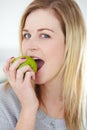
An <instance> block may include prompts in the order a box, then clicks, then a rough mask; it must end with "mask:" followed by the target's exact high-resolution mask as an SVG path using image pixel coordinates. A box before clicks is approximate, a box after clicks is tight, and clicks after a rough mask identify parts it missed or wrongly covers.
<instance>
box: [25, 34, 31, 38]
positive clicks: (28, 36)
mask: <svg viewBox="0 0 87 130" xmlns="http://www.w3.org/2000/svg"><path fill="white" fill-rule="evenodd" d="M23 38H25V39H30V38H31V34H29V33H25V34H23Z"/></svg>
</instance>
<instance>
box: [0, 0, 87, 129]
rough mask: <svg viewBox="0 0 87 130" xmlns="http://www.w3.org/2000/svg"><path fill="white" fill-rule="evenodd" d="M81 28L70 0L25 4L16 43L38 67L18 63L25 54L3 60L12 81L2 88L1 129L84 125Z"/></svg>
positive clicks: (83, 37) (83, 35)
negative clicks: (18, 41)
mask: <svg viewBox="0 0 87 130" xmlns="http://www.w3.org/2000/svg"><path fill="white" fill-rule="evenodd" d="M85 28H86V27H85V24H84V20H83V17H82V14H81V11H80V9H79V7H78V5H77V4H76V2H75V1H73V0H34V1H33V2H32V3H31V4H30V5H29V6H28V7H27V9H26V10H25V12H24V15H23V17H22V20H21V26H20V49H21V53H22V55H24V56H25V55H27V56H30V57H32V58H33V59H34V60H36V62H37V66H38V71H37V72H36V73H34V72H33V70H32V69H31V67H29V66H27V65H26V66H24V67H22V68H20V69H17V68H18V66H19V65H20V64H21V63H23V62H24V61H26V58H22V59H19V60H17V61H15V62H14V63H13V64H11V65H10V63H11V62H12V61H13V60H14V57H12V58H10V59H9V60H8V61H7V62H6V64H5V66H4V72H5V74H6V76H7V78H8V81H9V86H10V87H8V88H7V89H6V90H5V91H3V89H2V90H1V92H2V93H1V97H0V122H1V123H0V128H1V129H4V130H12V129H15V130H51V129H54V130H55V129H57V130H58V129H61V130H85V129H86V116H87V113H86V96H87V91H86V85H85V80H84V79H85V78H86V70H85V69H86V63H85V60H86V46H87V43H86V29H85ZM32 82H33V84H32ZM33 85H34V86H33ZM10 104H11V105H10Z"/></svg>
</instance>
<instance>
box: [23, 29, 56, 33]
mask: <svg viewBox="0 0 87 130" xmlns="http://www.w3.org/2000/svg"><path fill="white" fill-rule="evenodd" d="M44 30H47V31H51V32H53V33H54V31H53V30H52V29H49V28H41V29H38V30H37V31H38V32H40V31H44ZM23 31H25V32H28V30H27V29H23Z"/></svg>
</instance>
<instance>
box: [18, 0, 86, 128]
mask: <svg viewBox="0 0 87 130" xmlns="http://www.w3.org/2000/svg"><path fill="white" fill-rule="evenodd" d="M47 8H48V9H51V10H53V11H54V12H55V15H56V17H58V18H59V16H60V18H61V20H60V21H61V26H62V30H63V33H64V35H65V39H66V50H65V60H64V65H63V67H62V68H61V71H60V74H61V75H62V74H63V76H64V84H63V97H64V104H65V121H66V124H67V128H68V130H84V127H85V126H86V117H87V112H86V106H87V104H86V102H87V101H86V100H87V90H86V85H85V84H86V83H85V79H86V76H87V75H86V73H87V72H86V71H87V70H86V62H87V60H86V57H87V54H86V51H87V41H86V40H87V39H86V35H87V34H86V26H85V23H84V20H83V16H82V13H81V10H80V8H79V6H78V5H77V3H76V2H75V1H74V0H34V1H33V2H32V3H31V4H29V6H28V7H27V8H26V10H25V12H24V14H23V16H22V20H21V24H20V48H21V41H22V30H23V27H24V24H25V21H26V18H27V16H28V15H29V14H30V13H31V12H32V11H34V10H36V9H47ZM21 51H22V50H21Z"/></svg>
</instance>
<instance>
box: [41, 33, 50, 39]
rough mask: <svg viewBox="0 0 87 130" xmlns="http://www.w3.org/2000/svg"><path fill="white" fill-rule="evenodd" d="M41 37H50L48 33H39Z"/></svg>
mask: <svg viewBox="0 0 87 130" xmlns="http://www.w3.org/2000/svg"><path fill="white" fill-rule="evenodd" d="M41 37H42V38H50V36H49V35H48V34H41Z"/></svg>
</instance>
